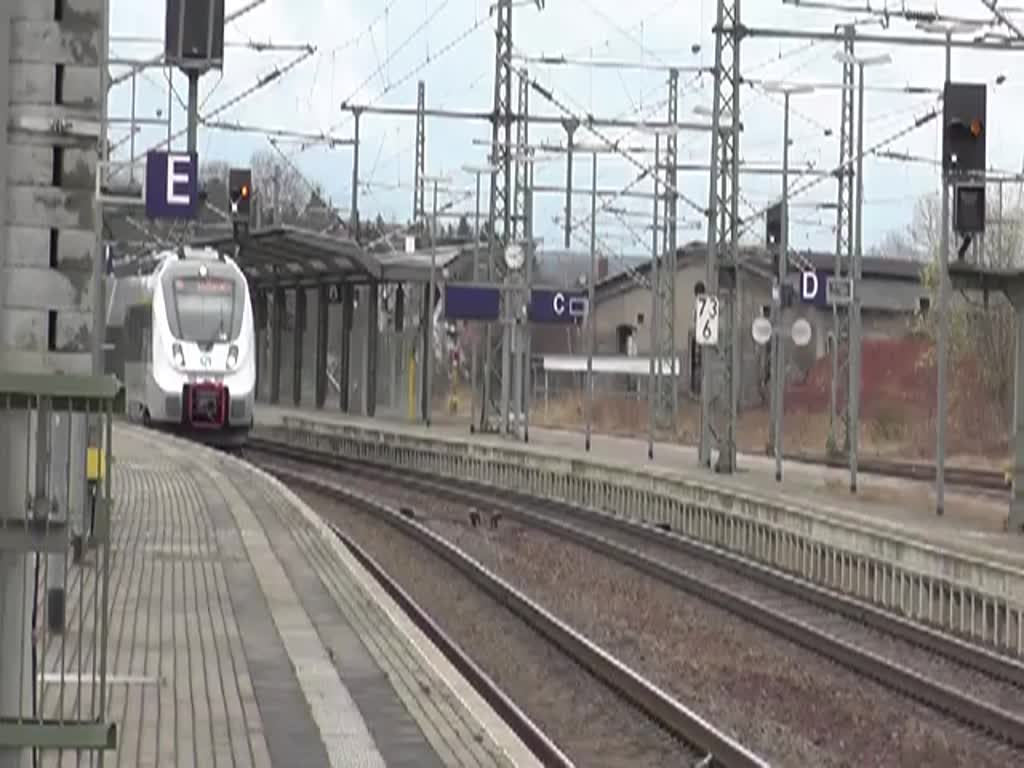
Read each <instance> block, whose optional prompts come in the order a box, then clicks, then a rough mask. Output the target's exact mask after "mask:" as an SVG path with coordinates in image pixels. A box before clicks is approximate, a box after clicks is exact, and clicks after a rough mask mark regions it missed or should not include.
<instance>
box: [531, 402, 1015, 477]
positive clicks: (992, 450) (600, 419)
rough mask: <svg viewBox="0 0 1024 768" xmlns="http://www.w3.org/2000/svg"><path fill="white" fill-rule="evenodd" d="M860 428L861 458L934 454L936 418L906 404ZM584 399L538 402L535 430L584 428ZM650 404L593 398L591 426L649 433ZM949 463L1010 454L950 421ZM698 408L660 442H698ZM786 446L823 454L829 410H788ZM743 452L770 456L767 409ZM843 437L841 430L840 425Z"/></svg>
mask: <svg viewBox="0 0 1024 768" xmlns="http://www.w3.org/2000/svg"><path fill="white" fill-rule="evenodd" d="M871 406H872V407H870V408H866V409H864V410H865V411H866V414H865V416H864V418H862V420H861V425H860V432H859V437H860V446H859V447H860V453H861V455H863V456H876V457H879V458H893V459H905V460H915V459H916V460H927V459H931V458H932V457H933V456H934V446H935V420H934V418H932V416H931V415H930V414H928V413H922V412H921V409H915V408H913V407H911V406H907V405H906V404H899V405H892V406H887V405H886V404H884V403H872V404H871ZM584 408H585V400H584V398H583V396H582V394H572V395H563V396H561V397H558V398H551V399H549V400H548V402H547V403H545V402H544V401H542V400H538V401H536V402H534V404H533V407H532V408H531V414H530V417H531V420H532V422H533V423H534V424H535V425H537V426H542V427H552V428H555V429H582V428H583V427H584V425H585V421H586V414H585V410H584ZM647 420H648V410H647V402H646V401H644V400H636V399H634V398H626V397H616V396H613V395H607V394H605V395H600V396H595V399H594V412H593V417H592V421H591V428H592V429H593V430H594V431H596V432H601V433H605V434H612V435H619V436H624V437H627V436H628V437H644V436H646V435H647ZM950 421H951V422H953V423H951V424H950V425H949V437H950V447H951V450H950V452H949V459H950V460H951V461H955V462H956V463H957V464H959V465H965V466H970V465H975V466H986V467H991V466H992V464H993V462H994V461H995V462H1002V461H1003V460H1005V458H1006V456H1007V450H1006V444H1005V438H1003V439H996V440H991V441H988V443H987V444H983V445H979V444H978V442H977V441H976V440H973V439H965V438H964V437H961V435H960V434H959V431H958V429H957V424H956V422H958V421H962V420H961V419H950ZM699 423H700V404H699V402H694V401H692V400H689V399H686V400H681V401H680V413H679V418H678V420H677V424H676V428H675V430H671V429H656V430H655V435H656V437H657V439H659V440H669V441H673V442H680V443H686V444H694V443H696V441H697V436H698V428H699ZM783 426H784V429H783V435H782V439H783V445H784V449H785V450H786V451H792V452H806V453H812V454H822V453H824V452H825V450H826V446H827V441H828V434H829V417H828V413H827V412H820V411H811V410H806V409H794V410H788V409H787V411H786V418H785V422H784V425H783ZM738 427H739V438H738V443H739V449H740V450H741V451H743V452H745V453H767V452H768V446H769V434H770V433H769V413H768V409H767V408H756V409H749V410H747V411H744V412H743V413H742V414H741V415H740V423H739V425H738ZM838 429H839V434H840V436H841V435H842V426H841V425H840V426H839V428H838Z"/></svg>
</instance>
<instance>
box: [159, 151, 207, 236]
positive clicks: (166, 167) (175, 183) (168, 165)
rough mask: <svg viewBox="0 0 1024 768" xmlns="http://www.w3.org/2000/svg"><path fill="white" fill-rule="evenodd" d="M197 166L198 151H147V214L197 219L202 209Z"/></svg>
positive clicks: (162, 217)
mask: <svg viewBox="0 0 1024 768" xmlns="http://www.w3.org/2000/svg"><path fill="white" fill-rule="evenodd" d="M198 169H199V163H198V161H197V159H196V153H195V152H159V151H156V150H153V151H151V152H148V153H146V216H147V217H149V218H151V219H194V218H195V217H196V215H197V214H198V213H199V171H198Z"/></svg>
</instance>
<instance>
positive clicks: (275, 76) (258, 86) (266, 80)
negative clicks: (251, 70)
mask: <svg viewBox="0 0 1024 768" xmlns="http://www.w3.org/2000/svg"><path fill="white" fill-rule="evenodd" d="M314 51H315V49H314V48H311V49H309V50H307V51H304V52H303V53H301V54H299V55H298V56H296V57H295V58H293V59H292V60H291V61H289V62H288V63H286V64H285V65H284V66H283V67H274V69H273V70H272V71H271V72H268V73H266V74H264V75H261V76H260V78H259V79H258V80H257V81H256V82H255V83H254V84H253V85H251V86H249V87H248V88H246V89H245V90H244V91H241V92H239V93H237V94H235V95H234V96H232V97H231V98H229V99H228V100H227V101H225V102H222V103H221V104H219V105H218V106H216V107H214V108H213V109H212V110H210V111H209V112H207V113H206V114H205V115H200V117H199V122H203V121H204V120H209V119H210V118H212V117H215V116H217V115H219V114H220V113H222V112H225V111H227V110H228V109H230V108H231V107H233V106H235V105H236V104H238V103H239V102H240V101H244V100H245V99H247V98H248V97H249V96H251V95H252V94H254V93H256V92H257V91H259V90H262V89H263V88H265V87H267V86H268V85H270V84H271V83H274V82H277V81H279V80H280V79H281V78H282V77H284V76H285V75H286V74H288V72H290V71H291V70H293V69H295V67H297V66H298V65H299V64H301V63H302V62H304V61H305V60H306V59H308V58H309V57H310V56H312V55H313V53H314ZM187 132H188V128H181V129H179V130H178V131H177V132H175V133H173V134H171V135H170V136H168V137H166V138H164V139H161V140H160V141H159V142H157V143H156V144H155V145H153V146H151V147H149V148H148V149H146V150H144V151H142V152H140V153H139V154H138V155H135V156H134V157H132V158H131V161H132V162H133V163H134V162H136V161H138V160H141V159H142V158H143V157H145V156H146V153H147V152H150V151H152V150H154V149H160V148H161V147H166V146H167V145H168V144H170V143H171V142H172V141H174V140H175V139H177V138H181V137H182V136H184V135H185V134H186V133H187Z"/></svg>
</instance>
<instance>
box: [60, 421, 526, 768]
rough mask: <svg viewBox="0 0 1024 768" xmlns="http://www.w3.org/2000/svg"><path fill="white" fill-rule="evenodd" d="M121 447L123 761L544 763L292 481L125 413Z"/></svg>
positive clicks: (116, 542) (116, 629)
mask: <svg viewBox="0 0 1024 768" xmlns="http://www.w3.org/2000/svg"><path fill="white" fill-rule="evenodd" d="M114 457H115V460H114V468H113V482H114V498H115V512H114V519H113V527H112V529H113V532H114V533H113V541H112V548H113V550H112V551H113V562H112V568H111V573H110V585H111V586H110V595H111V603H110V605H111V622H110V628H111V629H110V645H109V648H110V650H109V662H108V666H109V669H110V670H111V674H110V678H109V681H110V691H111V693H110V699H109V701H110V710H109V712H110V718H111V719H112V720H113V721H115V722H116V723H117V726H118V748H117V752H116V755H115V756H113V757H114V759H110V757H111V756H109V755H108V759H107V761H106V764H107V765H119V766H152V765H197V766H212V765H219V766H288V768H299V767H300V766H317V768H321V767H322V766H331V767H332V768H338V767H339V766H359V767H360V768H362V767H363V766H375V767H380V768H392V767H393V766H403V767H405V766H407V767H409V768H411V767H412V766H416V767H417V768H420V767H426V766H445V767H447V766H516V765H523V766H525V765H531V766H532V765H536V764H537V763H536V761H535V760H534V759H533V758H532V756H531V755H530V753H529V752H528V751H527V750H526V748H525V746H523V744H522V743H521V742H520V741H519V739H518V737H516V736H515V735H514V734H513V733H512V731H511V730H510V729H509V728H508V727H507V726H506V725H505V723H504V722H503V721H502V720H501V719H500V718H499V717H498V716H497V715H496V714H495V713H494V711H493V710H492V709H491V708H490V706H489V705H488V704H487V703H486V702H484V701H483V699H481V698H480V697H479V696H478V695H477V694H476V692H475V690H473V689H472V688H471V687H470V685H469V683H468V682H467V681H466V680H465V679H464V678H463V677H462V676H461V675H460V674H459V673H458V672H457V671H456V670H455V668H454V667H453V666H451V665H450V664H449V663H448V661H447V659H446V658H445V657H444V656H443V655H442V654H441V653H440V651H439V650H437V649H436V647H435V646H434V645H433V644H432V643H431V642H430V641H429V640H428V639H427V637H426V636H425V635H423V634H422V633H421V632H420V631H419V629H418V628H417V627H416V626H415V625H414V624H413V623H412V621H411V619H409V618H408V617H407V616H406V614H405V613H404V612H402V610H401V609H400V608H399V607H398V606H397V604H396V603H394V602H393V601H392V600H391V598H390V597H389V596H388V595H387V594H386V593H385V592H384V590H383V589H382V588H381V587H380V586H379V585H378V584H377V583H376V582H375V581H374V580H373V578H372V577H371V576H370V574H369V573H368V572H367V571H366V570H365V569H363V567H362V566H361V565H360V563H359V562H358V561H357V560H356V559H355V558H354V557H353V556H352V555H351V553H350V552H349V551H348V550H347V549H346V548H345V547H344V546H343V544H341V542H339V541H338V540H337V539H336V537H334V536H333V535H332V534H331V532H330V530H329V528H327V526H326V525H325V524H324V523H322V522H321V521H320V520H319V518H318V517H316V515H315V514H314V513H313V512H312V511H311V510H309V508H308V507H306V506H305V505H304V504H303V503H302V502H301V501H300V500H299V499H298V498H297V497H296V496H295V495H294V494H292V493H291V492H290V491H289V490H288V489H287V488H285V487H284V486H283V485H281V484H280V483H279V482H278V481H277V480H275V479H274V478H271V477H270V476H268V475H266V474H265V473H263V472H261V471H259V470H257V469H255V468H253V467H251V466H250V465H248V464H246V463H245V462H243V461H242V460H240V459H238V458H236V457H234V456H229V455H226V454H223V453H219V452H216V451H214V450H212V449H208V448H203V447H199V446H196V445H194V444H192V443H187V442H185V441H183V440H180V439H177V438H172V437H168V436H165V435H163V434H160V433H155V432H151V431H146V430H142V429H139V428H135V427H130V426H127V425H120V424H119V425H118V426H117V427H116V428H115V432H114ZM69 597H71V598H73V595H71V596H69ZM74 604H75V603H74V602H73V601H72V600H69V605H74ZM55 642H60V641H59V640H56V641H55ZM45 672H47V673H49V674H51V675H54V674H57V672H58V670H56V669H46V670H45Z"/></svg>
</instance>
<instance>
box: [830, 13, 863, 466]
mask: <svg viewBox="0 0 1024 768" xmlns="http://www.w3.org/2000/svg"><path fill="white" fill-rule="evenodd" d="M842 29H843V32H844V34H845V39H844V40H843V52H844V53H845V54H846V58H845V59H844V61H843V90H842V98H841V106H840V111H841V113H840V121H839V165H838V167H837V169H836V179H837V182H838V183H837V185H836V186H837V187H838V192H837V198H836V259H835V267H834V275H835V277H836V278H838V279H843V278H849V277H850V275H851V274H852V270H851V266H852V263H853V223H854V194H853V192H854V188H853V165H852V164H851V161H852V160H853V156H854V155H853V134H854V120H853V100H854V97H855V95H856V94H855V92H854V88H853V85H854V83H853V75H854V61H853V38H854V27H853V25H852V24H851V25H845V26H844V27H843V28H842ZM831 355H832V381H831V384H830V387H829V421H828V444H827V445H826V450H827V452H828V453H829V454H832V455H835V454H838V453H840V452H845V451H848V450H849V445H850V406H849V403H850V398H849V397H848V396H847V398H846V408H845V409H844V410H843V411H842V412H840V410H839V401H840V399H841V398H842V383H843V381H845V380H846V375H847V371H848V370H849V365H850V320H849V313H848V312H847V311H846V308H845V307H841V306H838V305H833V307H832V349H831ZM840 423H841V424H842V432H841V433H840V431H839V429H840ZM840 434H841V435H842V438H841V441H840Z"/></svg>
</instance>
